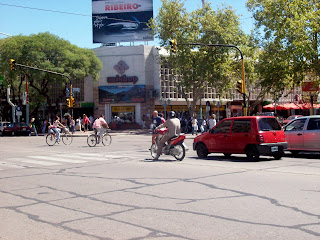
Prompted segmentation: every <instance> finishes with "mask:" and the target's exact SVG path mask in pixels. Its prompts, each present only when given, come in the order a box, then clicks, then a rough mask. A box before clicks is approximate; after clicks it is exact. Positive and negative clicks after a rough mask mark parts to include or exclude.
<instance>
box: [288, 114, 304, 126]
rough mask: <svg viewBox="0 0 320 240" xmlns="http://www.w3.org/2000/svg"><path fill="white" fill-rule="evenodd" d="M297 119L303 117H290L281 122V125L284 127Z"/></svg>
mask: <svg viewBox="0 0 320 240" xmlns="http://www.w3.org/2000/svg"><path fill="white" fill-rule="evenodd" d="M299 117H303V115H292V116H290V117H288V118H287V119H284V120H283V125H286V124H288V123H289V122H291V121H292V120H294V119H297V118H299Z"/></svg>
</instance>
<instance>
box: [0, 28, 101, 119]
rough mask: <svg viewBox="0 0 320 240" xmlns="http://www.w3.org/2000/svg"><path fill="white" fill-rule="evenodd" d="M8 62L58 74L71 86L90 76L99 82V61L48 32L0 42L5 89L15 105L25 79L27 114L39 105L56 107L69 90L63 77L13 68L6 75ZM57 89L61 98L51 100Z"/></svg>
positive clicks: (19, 97)
mask: <svg viewBox="0 0 320 240" xmlns="http://www.w3.org/2000/svg"><path fill="white" fill-rule="evenodd" d="M10 59H15V60H16V62H17V63H20V64H23V65H27V66H32V67H37V68H41V69H45V70H50V71H54V72H59V73H63V74H66V75H68V76H69V77H70V79H71V81H72V83H73V84H74V83H77V82H78V81H79V80H80V79H83V78H84V77H87V76H89V75H91V76H92V77H93V79H94V80H97V79H98V78H99V71H100V70H101V69H102V63H101V61H100V60H99V59H98V58H97V57H96V56H95V54H94V52H93V51H91V50H89V49H84V48H79V47H77V46H75V45H72V44H71V43H70V42H68V41H66V40H63V39H61V38H59V37H58V36H55V35H52V34H50V33H48V32H45V33H39V34H32V35H30V36H21V35H19V36H14V37H9V38H6V39H1V41H0V72H3V73H4V75H5V76H6V78H5V79H6V85H10V87H11V89H12V93H13V98H14V100H15V101H18V102H19V101H21V95H22V91H25V83H24V81H25V78H27V79H28V81H29V96H30V98H29V99H30V113H32V112H31V111H32V110H37V109H38V108H39V107H40V106H41V104H42V103H43V102H46V103H47V104H48V105H49V109H50V106H51V104H52V103H54V102H55V103H56V104H57V105H58V103H59V102H60V101H62V100H63V103H64V99H65V98H64V96H65V87H66V86H69V81H68V79H67V78H66V77H63V76H59V75H54V74H50V73H45V72H41V71H37V70H32V69H27V68H20V67H16V69H17V70H16V71H10V66H9V62H10ZM54 85H58V86H61V95H60V96H59V97H58V98H57V99H52V95H51V94H50V93H51V89H52V88H53V86H54Z"/></svg>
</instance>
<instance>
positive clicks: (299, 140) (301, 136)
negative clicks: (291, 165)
mask: <svg viewBox="0 0 320 240" xmlns="http://www.w3.org/2000/svg"><path fill="white" fill-rule="evenodd" d="M284 133H285V135H286V139H287V142H288V150H289V151H291V153H292V154H294V155H297V154H298V153H299V152H301V151H312V152H320V115H314V116H306V117H299V118H297V119H295V120H293V121H291V122H290V123H288V124H287V125H285V126H284Z"/></svg>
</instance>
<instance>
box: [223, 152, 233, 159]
mask: <svg viewBox="0 0 320 240" xmlns="http://www.w3.org/2000/svg"><path fill="white" fill-rule="evenodd" d="M223 155H224V156H225V157H227V158H229V157H231V153H224V154H223Z"/></svg>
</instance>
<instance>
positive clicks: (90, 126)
mask: <svg viewBox="0 0 320 240" xmlns="http://www.w3.org/2000/svg"><path fill="white" fill-rule="evenodd" d="M89 122H90V123H89V130H90V131H92V124H93V122H94V118H93V116H92V115H90V117H89Z"/></svg>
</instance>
